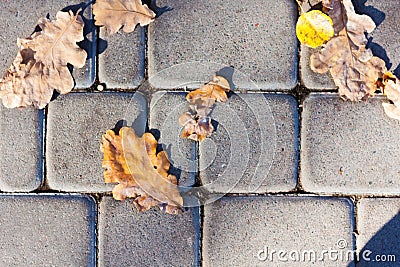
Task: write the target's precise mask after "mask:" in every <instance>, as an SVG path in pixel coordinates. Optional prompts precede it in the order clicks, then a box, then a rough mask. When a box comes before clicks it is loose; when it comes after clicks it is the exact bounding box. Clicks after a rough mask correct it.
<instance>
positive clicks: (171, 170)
mask: <svg viewBox="0 0 400 267" xmlns="http://www.w3.org/2000/svg"><path fill="white" fill-rule="evenodd" d="M149 133H151V134H152V135H153V136H154V138H155V139H156V140H157V142H158V141H159V140H160V137H161V132H160V130H158V129H154V128H152V129H149ZM163 150H164V151H165V153H167V155H171V144H169V145H168V146H163V145H162V144H160V143H158V144H157V153H159V152H160V151H163ZM168 160H169V162H170V164H171V165H170V167H169V171H168V173H169V174H172V175H174V176H175V177H176V179H177V180H178V184H179V182H180V179H181V175H182V170H181V169H179V168H177V167H175V166H174V162H173V160H172V159H171V158H170V157H168Z"/></svg>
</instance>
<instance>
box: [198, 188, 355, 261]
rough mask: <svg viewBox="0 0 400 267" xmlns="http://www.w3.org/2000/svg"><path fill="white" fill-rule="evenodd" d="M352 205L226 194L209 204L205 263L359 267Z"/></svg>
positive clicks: (325, 200)
mask: <svg viewBox="0 0 400 267" xmlns="http://www.w3.org/2000/svg"><path fill="white" fill-rule="evenodd" d="M353 218H354V215H353V203H352V202H351V201H350V200H348V199H345V198H329V197H307V196H301V197H300V196H299V197H297V196H266V197H262V196H258V197H224V198H222V199H220V200H217V201H216V202H214V203H212V204H210V205H207V206H205V207H204V226H203V229H204V234H203V255H202V259H203V266H354V264H353V260H352V257H351V256H348V254H350V255H352V254H353V252H354V243H355V241H354V237H353V229H354V219H353Z"/></svg>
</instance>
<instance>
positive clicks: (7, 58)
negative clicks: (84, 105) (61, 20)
mask: <svg viewBox="0 0 400 267" xmlns="http://www.w3.org/2000/svg"><path fill="white" fill-rule="evenodd" d="M82 2H85V3H89V2H90V1H88V0H86V1H78V0H63V1H50V0H39V1H32V0H29V1H2V2H1V3H0V7H1V8H0V14H1V16H0V24H1V25H3V27H4V28H5V29H6V31H7V34H2V35H1V36H0V41H1V42H0V49H1V51H2V52H1V54H0V69H1V73H3V72H5V71H6V70H7V68H8V67H9V66H10V65H11V63H12V62H13V60H14V58H15V56H16V55H17V52H18V48H17V38H18V37H19V38H26V37H28V36H30V35H31V34H32V32H33V31H34V30H35V27H36V25H37V22H38V20H39V18H41V17H46V16H47V15H48V14H49V16H50V19H55V17H56V14H57V12H58V11H60V10H65V11H66V10H69V9H71V8H72V10H73V11H74V12H75V11H77V10H78V9H79V8H80V7H82V6H83V5H84V4H82ZM83 17H84V22H85V28H84V37H85V40H84V41H83V42H81V43H79V45H80V47H81V48H83V49H85V50H86V51H87V52H88V59H87V61H86V65H85V66H84V67H83V68H81V69H74V70H73V76H74V79H75V82H76V87H77V88H87V87H89V86H91V85H92V83H93V82H94V79H95V77H96V69H95V67H96V62H95V58H96V28H95V26H94V24H93V19H92V14H91V6H88V7H87V8H86V9H85V10H84V16H83Z"/></svg>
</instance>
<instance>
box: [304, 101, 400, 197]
mask: <svg viewBox="0 0 400 267" xmlns="http://www.w3.org/2000/svg"><path fill="white" fill-rule="evenodd" d="M382 102H383V100H382V99H380V98H374V99H370V100H369V101H368V102H366V103H351V102H345V101H343V100H341V99H340V98H339V97H338V95H336V94H332V95H319V94H313V95H311V96H310V97H308V98H307V99H306V100H305V102H304V110H303V127H302V133H301V148H302V154H301V159H302V160H301V173H300V181H301V184H302V185H303V188H304V189H305V190H306V191H308V192H325V193H345V194H355V193H365V194H382V193H387V194H390V193H392V194H393V193H399V192H400V180H399V179H398V178H399V173H400V167H399V165H398V164H396V162H399V161H400V154H399V153H398V151H400V143H399V142H398V137H399V136H400V123H399V121H396V120H393V119H390V118H389V117H388V116H386V114H385V113H384V111H383V107H382Z"/></svg>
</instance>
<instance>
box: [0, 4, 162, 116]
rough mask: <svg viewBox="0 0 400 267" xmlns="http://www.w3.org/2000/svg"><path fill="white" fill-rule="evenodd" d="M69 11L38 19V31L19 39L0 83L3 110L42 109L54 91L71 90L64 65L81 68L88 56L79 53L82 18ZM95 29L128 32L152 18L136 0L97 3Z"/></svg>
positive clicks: (82, 52)
mask: <svg viewBox="0 0 400 267" xmlns="http://www.w3.org/2000/svg"><path fill="white" fill-rule="evenodd" d="M79 13H80V11H78V12H77V14H73V12H72V11H69V12H61V11H60V12H58V13H57V15H56V19H55V20H54V21H51V20H49V19H47V18H44V17H43V18H41V19H39V22H38V26H39V28H40V29H41V31H38V32H35V33H34V34H32V35H31V36H30V37H28V38H26V39H18V40H17V46H18V49H19V51H18V54H17V56H16V58H15V60H14V61H13V63H12V65H11V66H10V67H9V68H8V70H7V71H6V73H5V74H4V76H3V78H2V79H1V80H0V98H1V100H2V102H3V104H4V106H6V107H7V108H16V107H27V106H32V105H33V106H35V107H36V108H40V109H41V108H44V107H45V106H46V105H47V104H48V103H49V102H50V100H51V98H52V96H53V93H54V90H56V91H58V92H59V93H60V94H66V93H69V92H70V91H71V90H72V89H73V88H74V79H73V77H72V75H71V73H70V71H69V69H68V64H71V65H72V66H74V67H76V68H82V67H83V66H84V65H85V62H86V57H87V53H86V52H85V51H84V50H83V49H81V48H79V46H78V45H77V43H78V42H81V41H83V40H84V37H83V28H84V22H83V20H82V17H81V16H80V15H79ZM93 13H94V15H95V20H96V23H95V25H98V26H103V25H104V26H106V27H107V29H108V32H109V33H110V34H114V33H116V32H117V31H118V30H119V29H120V28H121V27H123V30H124V31H125V32H131V31H133V30H134V29H135V27H136V25H137V24H140V25H141V26H144V25H147V24H149V23H150V22H152V21H153V20H154V18H155V16H156V14H155V13H154V12H153V11H152V10H150V9H149V8H148V7H147V6H146V5H142V2H141V0H124V1H120V0H98V1H96V3H95V4H94V5H93Z"/></svg>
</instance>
